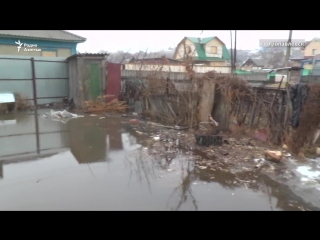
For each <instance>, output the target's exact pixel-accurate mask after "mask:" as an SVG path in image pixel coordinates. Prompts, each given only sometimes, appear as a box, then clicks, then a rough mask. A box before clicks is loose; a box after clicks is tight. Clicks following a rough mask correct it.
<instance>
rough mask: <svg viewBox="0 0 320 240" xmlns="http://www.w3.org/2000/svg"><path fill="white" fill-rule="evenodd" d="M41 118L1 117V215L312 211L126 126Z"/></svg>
mask: <svg viewBox="0 0 320 240" xmlns="http://www.w3.org/2000/svg"><path fill="white" fill-rule="evenodd" d="M47 111H48V110H43V111H41V112H39V116H35V115H34V114H33V113H29V114H16V115H4V116H1V119H0V192H1V194H0V210H318V209H317V208H315V207H312V206H310V205H309V204H308V203H306V202H305V201H304V200H302V199H301V198H300V197H298V196H296V195H295V194H294V193H293V192H292V191H291V190H290V189H289V188H288V187H286V186H283V185H280V184H278V183H277V182H275V181H273V180H271V179H269V178H261V177H257V176H256V175H254V174H251V173H250V172H247V173H244V174H245V175H246V176H243V178H244V177H246V179H248V178H251V179H250V180H252V181H253V182H255V183H256V184H252V185H251V187H250V186H249V187H248V184H246V181H241V180H239V175H238V176H235V175H234V174H232V173H231V172H228V171H226V170H225V169H220V170H218V171H215V172H210V171H209V170H208V169H201V168H199V167H197V166H196V164H195V162H194V158H193V157H192V153H191V152H184V151H182V150H177V151H175V152H168V153H163V152H161V151H159V149H157V148H156V147H154V148H152V146H151V145H150V137H149V135H148V134H143V133H140V132H137V131H135V130H134V129H133V128H134V127H132V126H131V125H130V124H129V123H128V122H127V121H126V120H128V119H122V118H117V117H105V118H102V116H89V115H86V116H84V117H83V118H77V119H72V120H70V121H69V122H67V123H61V122H58V121H52V120H51V119H44V118H42V117H41V115H42V114H43V113H44V112H47ZM300 170H301V169H300ZM302 170H305V171H306V169H302Z"/></svg>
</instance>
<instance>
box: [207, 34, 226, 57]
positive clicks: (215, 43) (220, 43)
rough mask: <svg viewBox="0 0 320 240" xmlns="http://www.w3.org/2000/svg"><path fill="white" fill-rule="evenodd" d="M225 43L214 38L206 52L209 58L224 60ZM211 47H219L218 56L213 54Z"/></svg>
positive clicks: (208, 44)
mask: <svg viewBox="0 0 320 240" xmlns="http://www.w3.org/2000/svg"><path fill="white" fill-rule="evenodd" d="M223 45H224V44H223V43H222V42H221V41H219V40H218V39H216V38H214V39H212V40H211V41H209V42H207V43H206V46H205V51H206V55H207V57H218V58H222V47H223ZM211 47H217V54H211Z"/></svg>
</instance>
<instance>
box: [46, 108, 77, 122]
mask: <svg viewBox="0 0 320 240" xmlns="http://www.w3.org/2000/svg"><path fill="white" fill-rule="evenodd" d="M42 117H43V118H48V117H51V119H52V120H54V121H60V122H63V123H67V122H68V121H69V120H71V119H73V118H79V117H83V116H82V115H77V114H74V113H70V112H68V111H66V110H63V111H53V110H52V109H51V110H50V112H49V113H46V114H44V115H43V116H42Z"/></svg>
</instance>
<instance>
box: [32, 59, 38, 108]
mask: <svg viewBox="0 0 320 240" xmlns="http://www.w3.org/2000/svg"><path fill="white" fill-rule="evenodd" d="M31 69H32V85H33V99H34V105H35V108H37V105H38V101H37V84H36V69H35V65H34V58H31Z"/></svg>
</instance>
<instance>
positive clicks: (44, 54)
mask: <svg viewBox="0 0 320 240" xmlns="http://www.w3.org/2000/svg"><path fill="white" fill-rule="evenodd" d="M41 55H42V57H56V56H57V52H56V51H42V54H41Z"/></svg>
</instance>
